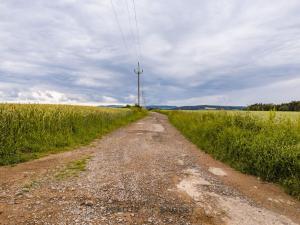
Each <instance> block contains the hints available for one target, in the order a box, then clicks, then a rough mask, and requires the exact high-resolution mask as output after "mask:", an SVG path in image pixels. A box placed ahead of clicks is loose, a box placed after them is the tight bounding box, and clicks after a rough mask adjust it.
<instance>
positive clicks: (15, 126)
mask: <svg viewBox="0 0 300 225" xmlns="http://www.w3.org/2000/svg"><path fill="white" fill-rule="evenodd" d="M144 115H146V112H145V111H140V110H136V109H135V110H134V109H104V108H97V107H84V106H64V105H22V104H0V165H8V164H14V163H19V162H24V161H27V160H30V159H34V158H38V157H40V156H43V155H46V154H49V153H55V152H59V151H64V150H68V149H70V148H74V147H76V146H79V145H83V144H87V143H89V142H91V141H92V140H94V139H95V138H99V137H101V136H102V135H103V134H106V133H108V132H110V131H112V130H113V129H116V128H118V127H120V126H122V125H126V124H128V123H130V122H132V121H135V120H137V119H139V118H141V117H143V116H144Z"/></svg>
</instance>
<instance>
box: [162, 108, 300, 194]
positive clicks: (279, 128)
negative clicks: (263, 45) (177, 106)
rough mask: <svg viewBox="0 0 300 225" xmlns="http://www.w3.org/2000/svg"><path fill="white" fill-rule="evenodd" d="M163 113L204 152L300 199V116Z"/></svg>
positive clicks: (240, 113)
mask: <svg viewBox="0 0 300 225" xmlns="http://www.w3.org/2000/svg"><path fill="white" fill-rule="evenodd" d="M162 112H163V113H165V114H167V115H168V117H169V120H170V122H171V123H172V124H173V125H174V126H175V127H177V128H178V129H179V130H180V131H181V132H182V133H183V134H184V135H185V136H186V137H187V138H188V139H189V140H191V141H192V142H193V143H195V144H196V145H197V146H198V147H200V148H201V149H202V150H203V151H205V152H207V153H209V154H211V155H212V156H214V157H215V158H216V159H218V160H221V161H223V162H225V163H227V164H229V165H231V166H232V167H234V168H236V169H238V170H240V171H242V172H245V173H248V174H252V175H256V176H259V177H261V178H262V179H264V180H267V181H272V182H276V183H279V184H281V185H282V186H283V187H284V188H285V190H286V191H287V192H288V193H289V194H291V195H293V196H296V197H297V198H298V199H300V113H285V112H280V113H278V112H236V111H196V112H191V111H162Z"/></svg>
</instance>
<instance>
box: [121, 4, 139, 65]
mask: <svg viewBox="0 0 300 225" xmlns="http://www.w3.org/2000/svg"><path fill="white" fill-rule="evenodd" d="M124 1H125V3H126V9H127V14H128V22H129V27H130V33H131V36H132V40H133V43H134V53H135V56H136V59H137V61H138V47H137V38H136V37H135V34H134V28H133V24H132V18H131V13H130V9H129V4H128V0H124Z"/></svg>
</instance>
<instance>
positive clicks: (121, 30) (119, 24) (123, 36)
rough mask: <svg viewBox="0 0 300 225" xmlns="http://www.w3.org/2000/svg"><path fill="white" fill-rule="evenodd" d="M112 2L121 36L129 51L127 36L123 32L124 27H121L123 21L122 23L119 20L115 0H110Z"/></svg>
mask: <svg viewBox="0 0 300 225" xmlns="http://www.w3.org/2000/svg"><path fill="white" fill-rule="evenodd" d="M110 4H111V7H112V10H113V13H114V16H115V20H116V22H117V25H118V28H119V31H120V33H121V37H122V41H123V44H124V46H125V48H126V49H127V51H129V47H128V45H127V42H126V37H125V35H124V32H123V29H122V27H121V23H120V21H119V18H118V14H117V11H116V9H115V6H114V3H113V0H110Z"/></svg>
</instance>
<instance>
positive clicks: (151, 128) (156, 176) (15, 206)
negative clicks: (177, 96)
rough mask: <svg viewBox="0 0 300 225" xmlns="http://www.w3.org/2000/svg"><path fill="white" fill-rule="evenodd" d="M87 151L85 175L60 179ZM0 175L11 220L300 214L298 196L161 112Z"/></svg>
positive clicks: (253, 219)
mask: <svg viewBox="0 0 300 225" xmlns="http://www.w3.org/2000/svg"><path fill="white" fill-rule="evenodd" d="M87 156H91V158H90V159H89V161H88V162H87V168H86V171H82V172H80V173H79V176H76V177H67V178H66V179H57V178H56V177H57V176H55V174H57V173H58V171H60V170H62V169H63V166H64V165H66V164H68V163H69V162H71V161H74V160H80V159H83V158H86V157H87ZM81 169H82V168H81ZM71 174H72V173H71ZM0 176H1V180H0V193H1V194H0V224H5V225H8V224H13V225H15V224H61V225H63V224H172V225H176V224H178V225H188V224H190V225H192V224H203V225H211V224H251V225H254V224H291V225H292V224H297V223H299V221H300V220H299V202H297V201H296V200H294V199H292V198H290V197H289V196H287V195H286V194H284V193H283V191H282V190H281V189H280V188H278V187H277V186H275V185H272V184H265V183H263V182H261V181H259V180H257V179H256V178H254V177H251V176H246V175H243V174H241V173H238V172H236V171H234V170H232V169H230V168H229V167H227V166H225V165H223V164H222V163H220V162H217V161H215V160H213V159H212V158H211V157H209V156H208V155H206V154H204V153H202V152H201V151H199V150H198V149H197V148H196V147H195V146H194V145H192V144H191V143H189V142H188V141H187V140H186V139H185V138H184V137H183V136H182V135H181V134H179V132H178V131H177V130H176V129H174V128H173V127H172V126H171V125H170V124H169V123H168V121H167V118H166V117H165V116H163V115H160V114H156V113H152V114H151V115H150V116H149V117H147V118H145V119H142V120H140V121H139V122H137V123H134V124H132V125H130V126H127V127H125V128H122V129H119V130H118V131H116V132H113V133H111V134H110V135H107V136H106V137H104V138H103V139H101V140H97V141H95V142H94V143H93V145H92V146H89V147H85V148H81V149H78V150H75V151H72V152H66V153H62V154H57V155H51V156H48V157H45V158H43V159H39V160H35V161H32V162H27V163H24V164H20V165H17V166H15V167H2V168H0ZM252 189H255V191H252ZM277 201H278V203H277Z"/></svg>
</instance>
